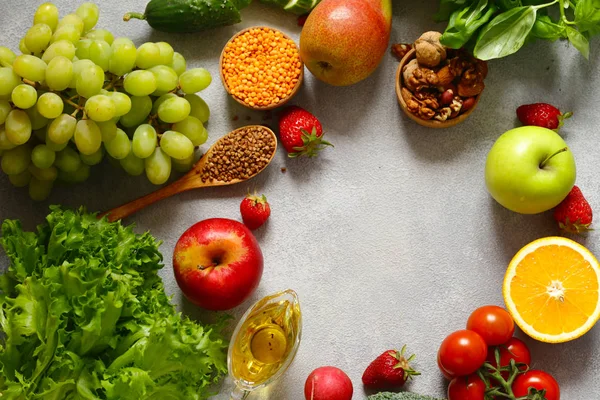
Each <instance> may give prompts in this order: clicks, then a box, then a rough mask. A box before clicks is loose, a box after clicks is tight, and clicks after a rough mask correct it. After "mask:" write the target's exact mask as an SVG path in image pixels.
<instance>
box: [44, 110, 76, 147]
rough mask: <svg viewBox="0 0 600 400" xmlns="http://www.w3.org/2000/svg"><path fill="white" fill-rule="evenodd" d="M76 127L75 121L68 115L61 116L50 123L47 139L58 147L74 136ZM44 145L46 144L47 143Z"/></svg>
mask: <svg viewBox="0 0 600 400" xmlns="http://www.w3.org/2000/svg"><path fill="white" fill-rule="evenodd" d="M76 125H77V120H76V119H75V118H74V117H72V116H70V115H69V114H61V115H60V116H59V117H58V118H56V119H55V120H54V121H52V122H51V123H50V126H49V127H48V139H49V140H51V141H52V142H54V143H56V144H58V145H61V144H63V143H68V142H69V140H71V138H72V137H73V135H74V134H75V126H76ZM46 144H48V143H47V141H46Z"/></svg>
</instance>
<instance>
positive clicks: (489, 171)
mask: <svg viewBox="0 0 600 400" xmlns="http://www.w3.org/2000/svg"><path fill="white" fill-rule="evenodd" d="M575 175H576V169H575V159H574V158H573V153H571V150H569V148H568V147H567V144H566V143H565V141H564V140H563V138H562V137H560V136H559V135H558V134H557V133H556V132H554V131H552V130H550V129H546V128H540V127H537V126H522V127H520V128H516V129H511V130H510V131H508V132H506V133H504V134H503V135H502V136H500V137H499V138H498V140H496V143H494V145H493V146H492V149H491V150H490V152H489V154H488V157H487V161H486V164H485V183H486V186H487V189H488V191H489V192H490V194H491V195H492V197H493V198H494V199H495V200H496V201H497V202H498V203H500V204H502V205H503V206H504V207H506V208H508V209H509V210H512V211H515V212H518V213H521V214H537V213H541V212H544V211H547V210H549V209H551V208H554V207H556V206H557V205H558V204H559V203H560V202H561V201H563V199H564V198H565V197H567V194H569V192H570V191H571V189H572V188H573V185H574V184H575Z"/></svg>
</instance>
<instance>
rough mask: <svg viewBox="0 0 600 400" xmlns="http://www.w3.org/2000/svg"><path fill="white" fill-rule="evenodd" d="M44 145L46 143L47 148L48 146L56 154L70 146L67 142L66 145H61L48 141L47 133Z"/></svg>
mask: <svg viewBox="0 0 600 400" xmlns="http://www.w3.org/2000/svg"><path fill="white" fill-rule="evenodd" d="M44 143H46V146H48V148H49V149H50V150H52V151H54V152H55V153H57V152H59V151H62V150H64V149H65V147H67V146H68V145H69V142H65V143H61V144H57V143H54V142H53V141H52V140H50V139H48V133H47V132H46V140H45V141H44Z"/></svg>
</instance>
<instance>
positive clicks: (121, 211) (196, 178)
mask: <svg viewBox="0 0 600 400" xmlns="http://www.w3.org/2000/svg"><path fill="white" fill-rule="evenodd" d="M252 128H260V129H263V130H264V131H266V133H267V134H268V135H269V136H270V139H271V140H272V141H273V151H272V153H271V154H270V155H269V160H268V161H267V162H266V164H265V165H264V166H263V167H262V168H261V169H259V170H257V171H255V172H254V173H253V174H252V175H251V176H248V177H246V178H244V179H233V180H229V181H219V180H206V182H203V181H202V174H203V172H204V168H205V166H206V163H207V161H208V160H209V159H210V158H211V157H212V155H213V152H214V151H215V149H216V148H217V146H218V145H219V144H222V143H223V141H224V139H226V138H228V137H230V136H235V135H236V134H237V132H238V131H240V130H243V129H252ZM276 150H277V137H276V136H275V133H273V131H272V130H271V129H269V128H267V127H266V126H262V125H248V126H244V127H241V128H238V129H236V130H234V131H231V132H229V133H228V134H227V135H225V136H223V137H222V138H221V139H219V140H217V141H216V142H215V143H214V144H213V145H212V146H211V147H210V149H208V151H207V152H206V154H204V155H203V156H202V158H201V159H200V160H199V161H198V162H197V163H196V165H194V167H193V168H192V169H191V170H190V172H188V173H187V174H185V175H184V176H182V177H181V178H180V179H178V180H177V181H175V182H173V183H171V184H170V185H167V186H165V187H163V188H161V189H159V190H157V191H156V192H153V193H150V194H148V195H146V196H143V197H140V198H139V199H137V200H134V201H132V202H130V203H127V204H124V205H122V206H120V207H117V208H115V209H113V210H110V211H107V212H105V213H103V214H101V215H100V216H99V217H103V216H105V215H107V216H108V220H109V221H111V222H112V221H116V220H119V219H122V218H125V217H128V216H129V215H131V214H133V213H135V212H137V211H139V210H141V209H142V208H144V207H147V206H149V205H150V204H153V203H155V202H157V201H159V200H162V199H166V198H167V197H170V196H173V195H174V194H177V193H181V192H186V191H188V190H191V189H197V188H203V187H211V186H226V185H233V184H235V183H241V182H245V181H247V180H248V179H251V178H254V177H255V176H256V175H258V174H259V173H261V172H262V171H263V170H264V169H265V168H266V167H267V165H269V164H270V163H271V161H272V160H273V157H274V156H275V152H276Z"/></svg>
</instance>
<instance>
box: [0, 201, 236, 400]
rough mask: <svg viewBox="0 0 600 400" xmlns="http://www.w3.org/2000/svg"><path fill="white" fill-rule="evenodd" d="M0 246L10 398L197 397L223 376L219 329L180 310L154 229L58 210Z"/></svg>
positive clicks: (0, 302)
mask: <svg viewBox="0 0 600 400" xmlns="http://www.w3.org/2000/svg"><path fill="white" fill-rule="evenodd" d="M0 242H1V244H2V246H3V247H4V249H5V251H6V254H7V255H8V258H9V260H10V265H9V268H8V271H7V272H6V273H5V274H3V275H1V276H0V327H1V329H2V332H3V334H4V337H3V338H2V339H0V393H2V398H3V399H11V400H17V399H18V400H21V399H23V400H25V399H27V400H28V399H43V400H54V399H56V400H58V399H61V400H62V399H115V400H116V399H120V400H130V399H131V400H146V399H148V400H150V399H152V400H154V399H156V400H159V399H160V400H163V399H164V400H171V399H172V400H176V399H182V400H183V399H194V400H199V399H205V398H207V397H208V395H209V394H210V393H209V386H210V385H211V384H213V383H215V382H216V381H218V380H219V379H220V377H221V376H222V375H223V374H224V373H225V372H226V370H227V368H226V364H225V348H226V343H225V341H224V339H223V337H222V335H221V333H220V330H221V328H222V326H221V325H222V324H219V325H215V326H208V325H205V326H202V325H199V324H198V323H196V322H193V321H191V320H189V319H187V318H184V317H182V316H181V315H180V314H178V313H176V312H175V310H174V307H173V305H172V304H170V302H169V299H168V297H167V296H166V294H165V291H164V288H163V285H162V281H161V279H160V277H159V276H158V274H157V272H158V270H159V269H160V268H162V264H161V261H162V256H161V254H160V252H159V251H158V245H159V243H157V242H156V241H155V239H154V238H153V237H152V236H151V235H150V234H149V233H145V234H143V235H136V234H135V233H134V232H133V230H132V228H131V227H124V226H122V225H121V224H120V223H118V222H116V223H109V222H107V221H106V220H105V219H103V220H97V219H96V216H95V215H91V214H86V213H85V212H84V211H83V210H79V211H66V210H65V211H63V210H61V209H60V208H58V207H53V208H51V213H50V215H48V217H47V218H46V224H44V225H40V226H39V227H38V229H37V231H36V232H25V231H23V229H22V227H21V224H20V223H19V221H13V220H6V221H4V223H3V224H2V238H1V239H0Z"/></svg>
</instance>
